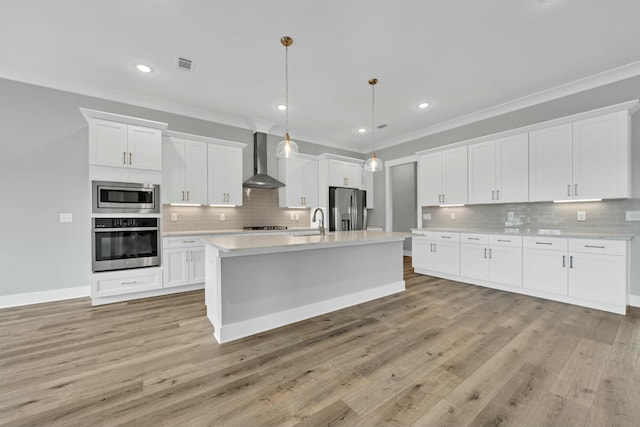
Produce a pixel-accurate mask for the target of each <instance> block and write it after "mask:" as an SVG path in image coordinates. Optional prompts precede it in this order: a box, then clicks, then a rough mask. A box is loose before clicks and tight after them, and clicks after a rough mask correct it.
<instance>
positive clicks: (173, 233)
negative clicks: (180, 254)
mask: <svg viewBox="0 0 640 427" xmlns="http://www.w3.org/2000/svg"><path fill="white" fill-rule="evenodd" d="M314 230H315V231H316V232H317V231H318V229H317V228H309V227H300V228H288V229H286V230H244V229H241V228H238V229H231V230H192V231H165V232H163V233H162V237H181V236H225V235H232V234H242V235H247V236H251V235H259V234H267V233H269V234H275V233H281V234H291V233H296V234H297V233H304V232H309V233H311V232H313V231H314Z"/></svg>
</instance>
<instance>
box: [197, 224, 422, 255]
mask: <svg viewBox="0 0 640 427" xmlns="http://www.w3.org/2000/svg"><path fill="white" fill-rule="evenodd" d="M312 230H313V231H314V232H317V229H312ZM410 236H411V234H409V233H393V232H387V231H338V232H332V233H327V234H325V235H320V234H317V233H314V234H311V233H309V234H302V235H301V234H298V235H290V234H272V235H264V236H260V235H249V236H226V237H224V236H221V237H211V238H208V239H203V241H204V242H205V244H207V245H211V246H213V247H215V248H217V249H218V250H220V251H221V252H226V253H235V254H241V253H247V254H249V253H260V252H279V251H288V250H297V249H320V248H330V247H336V246H348V245H364V244H373V243H383V242H395V241H402V240H404V239H405V238H407V237H410Z"/></svg>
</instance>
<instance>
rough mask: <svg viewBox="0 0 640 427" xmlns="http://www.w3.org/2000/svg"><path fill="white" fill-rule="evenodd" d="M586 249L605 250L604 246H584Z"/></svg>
mask: <svg viewBox="0 0 640 427" xmlns="http://www.w3.org/2000/svg"><path fill="white" fill-rule="evenodd" d="M584 247H585V248H594V249H604V248H605V247H604V246H596V245H584Z"/></svg>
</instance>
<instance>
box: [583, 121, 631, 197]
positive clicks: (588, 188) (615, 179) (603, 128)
mask: <svg viewBox="0 0 640 427" xmlns="http://www.w3.org/2000/svg"><path fill="white" fill-rule="evenodd" d="M629 146H630V145H629V115H628V114H627V112H620V113H616V114H609V115H606V116H601V117H594V118H591V119H586V120H581V121H578V122H574V123H573V189H572V190H573V192H572V196H573V198H574V199H594V198H610V199H613V198H626V197H630V185H629V176H630V174H629Z"/></svg>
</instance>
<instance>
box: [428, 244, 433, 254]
mask: <svg viewBox="0 0 640 427" xmlns="http://www.w3.org/2000/svg"><path fill="white" fill-rule="evenodd" d="M429 252H433V243H429Z"/></svg>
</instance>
